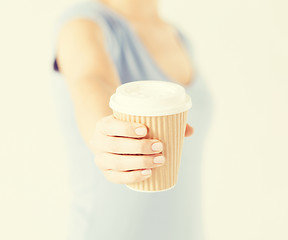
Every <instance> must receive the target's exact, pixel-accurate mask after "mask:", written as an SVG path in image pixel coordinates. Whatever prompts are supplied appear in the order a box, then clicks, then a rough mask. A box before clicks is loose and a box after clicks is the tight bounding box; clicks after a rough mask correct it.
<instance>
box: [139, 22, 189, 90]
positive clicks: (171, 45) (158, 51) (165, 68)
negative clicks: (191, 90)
mask: <svg viewBox="0 0 288 240" xmlns="http://www.w3.org/2000/svg"><path fill="white" fill-rule="evenodd" d="M134 29H135V32H136V34H137V36H138V38H139V40H140V42H141V45H142V46H143V49H144V51H146V52H147V53H148V55H149V56H150V57H151V58H152V60H153V61H152V62H153V63H155V65H156V67H157V68H158V69H159V70H160V71H162V72H163V73H164V74H165V75H166V76H168V77H169V78H170V79H172V80H174V81H175V82H178V83H180V84H182V85H188V84H189V82H190V80H191V78H192V74H193V73H192V72H193V71H192V64H191V62H190V59H189V56H188V53H187V50H186V49H185V48H184V46H183V44H182V42H181V40H180V39H179V36H178V35H177V33H176V32H175V31H174V30H173V29H172V28H171V27H166V26H165V27H158V26H155V27H153V26H149V27H148V26H141V27H137V26H136V27H135V28H134Z"/></svg>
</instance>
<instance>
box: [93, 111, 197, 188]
mask: <svg viewBox="0 0 288 240" xmlns="http://www.w3.org/2000/svg"><path fill="white" fill-rule="evenodd" d="M147 132H148V129H147V127H146V126H145V125H143V124H140V123H130V122H126V121H121V120H118V119H115V118H114V117H113V115H109V116H107V117H104V118H102V119H100V120H99V121H98V122H97V125H96V132H95V134H94V137H93V139H92V141H91V148H92V150H93V152H94V154H95V163H96V165H97V166H98V167H99V168H100V169H101V170H102V172H103V173H104V176H105V177H106V178H107V180H109V181H110V182H112V183H118V184H131V183H136V182H140V181H144V180H145V179H147V178H149V177H151V173H152V171H151V169H152V168H156V167H160V166H162V165H163V164H164V162H165V158H164V156H163V155H162V153H161V152H162V150H163V145H162V143H161V141H159V140H157V139H144V137H145V136H146V135H147ZM192 134H193V128H192V127H191V126H190V125H188V124H187V126H186V132H185V136H191V135H192Z"/></svg>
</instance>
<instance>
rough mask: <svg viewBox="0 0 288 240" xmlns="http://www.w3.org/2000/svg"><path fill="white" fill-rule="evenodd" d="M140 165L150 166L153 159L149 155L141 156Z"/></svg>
mask: <svg viewBox="0 0 288 240" xmlns="http://www.w3.org/2000/svg"><path fill="white" fill-rule="evenodd" d="M142 165H143V168H147V167H152V166H153V160H152V159H151V157H145V156H143V157H142Z"/></svg>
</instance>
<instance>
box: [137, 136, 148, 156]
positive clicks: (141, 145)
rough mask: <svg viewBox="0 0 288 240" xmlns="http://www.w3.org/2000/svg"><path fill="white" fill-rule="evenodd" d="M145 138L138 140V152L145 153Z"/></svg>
mask: <svg viewBox="0 0 288 240" xmlns="http://www.w3.org/2000/svg"><path fill="white" fill-rule="evenodd" d="M147 144H148V142H147V140H145V139H143V140H138V146H139V147H138V149H139V152H140V153H145V152H146V151H147V150H146V149H147Z"/></svg>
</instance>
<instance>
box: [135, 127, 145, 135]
mask: <svg viewBox="0 0 288 240" xmlns="http://www.w3.org/2000/svg"><path fill="white" fill-rule="evenodd" d="M135 133H136V134H137V135H139V136H145V135H146V134H147V129H146V128H145V127H139V128H136V129H135Z"/></svg>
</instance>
